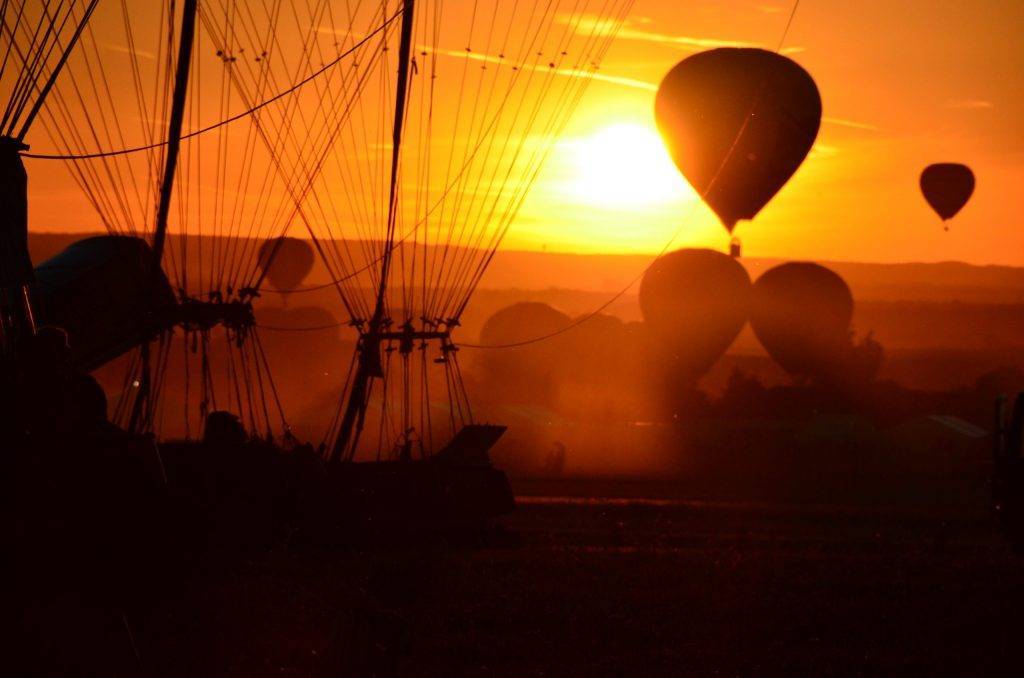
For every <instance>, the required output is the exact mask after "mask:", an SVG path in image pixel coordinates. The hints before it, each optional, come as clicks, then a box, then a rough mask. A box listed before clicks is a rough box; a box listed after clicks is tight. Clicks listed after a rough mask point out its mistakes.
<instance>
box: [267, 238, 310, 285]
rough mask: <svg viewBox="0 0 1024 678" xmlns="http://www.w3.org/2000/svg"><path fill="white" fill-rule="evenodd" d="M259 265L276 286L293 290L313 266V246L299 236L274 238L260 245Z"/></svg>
mask: <svg viewBox="0 0 1024 678" xmlns="http://www.w3.org/2000/svg"><path fill="white" fill-rule="evenodd" d="M259 265H260V268H261V269H263V271H264V272H265V273H266V274H267V278H268V279H269V280H270V282H271V283H273V285H274V287H276V288H277V289H279V290H293V289H294V288H296V287H298V286H299V285H300V284H301V283H302V281H303V280H305V278H306V276H307V275H309V272H310V270H312V268H313V248H312V247H310V245H309V243H308V242H306V241H305V240H300V239H299V238H289V237H287V236H283V237H280V238H272V239H270V240H267V241H265V242H264V243H263V244H262V245H261V246H260V252H259Z"/></svg>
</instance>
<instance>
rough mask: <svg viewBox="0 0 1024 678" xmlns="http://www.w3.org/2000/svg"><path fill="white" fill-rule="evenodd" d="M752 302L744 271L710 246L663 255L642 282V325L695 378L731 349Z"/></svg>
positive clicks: (735, 262)
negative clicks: (710, 248) (648, 329)
mask: <svg viewBox="0 0 1024 678" xmlns="http://www.w3.org/2000/svg"><path fill="white" fill-rule="evenodd" d="M749 305H750V276H749V275H747V271H746V269H745V268H743V266H742V265H741V264H740V263H739V262H738V261H736V260H735V259H733V258H732V257H730V256H728V255H726V254H722V253H721V252H715V251H712V250H707V249H681V250H676V251H675V252H670V253H668V254H666V255H664V256H661V257H659V258H658V259H657V260H656V261H655V262H654V263H653V264H652V265H651V267H650V268H649V269H648V270H647V273H645V274H644V278H643V281H642V282H641V283H640V311H641V312H642V313H643V317H644V323H645V324H646V325H647V326H648V328H650V330H651V332H652V334H654V335H655V336H656V337H657V338H658V340H659V341H660V342H661V343H662V344H663V345H664V346H665V347H666V348H667V349H668V350H669V351H671V353H672V355H673V356H675V358H676V360H678V361H679V362H680V363H681V365H682V367H683V368H684V369H685V370H686V371H687V373H689V375H690V376H691V377H692V378H697V377H700V376H701V375H702V374H704V373H705V372H707V371H708V369H710V368H711V366H712V365H714V364H715V361H717V360H718V359H719V358H720V357H721V356H722V354H724V353H725V351H726V350H727V349H728V348H729V346H730V345H731V344H732V342H733V340H734V339H736V335H738V334H739V333H740V330H742V329H743V325H744V323H746V322H747V315H748V311H749Z"/></svg>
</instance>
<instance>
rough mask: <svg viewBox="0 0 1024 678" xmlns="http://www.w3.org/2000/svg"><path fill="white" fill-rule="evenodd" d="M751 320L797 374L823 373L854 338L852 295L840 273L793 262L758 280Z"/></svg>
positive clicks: (788, 368)
mask: <svg viewBox="0 0 1024 678" xmlns="http://www.w3.org/2000/svg"><path fill="white" fill-rule="evenodd" d="M753 289H754V292H753V301H752V306H751V311H750V325H751V327H752V328H753V330H754V334H755V335H757V338H758V340H759V341H760V342H761V345H762V346H764V348H765V350H766V351H768V354H769V355H771V357H772V358H773V359H774V360H775V362H776V363H778V364H779V366H780V367H782V369H784V370H786V372H788V373H789V374H790V375H791V376H794V377H807V376H813V375H821V374H823V373H825V372H826V370H827V369H828V367H829V366H830V365H832V364H833V363H835V362H836V361H837V360H839V359H841V357H842V355H843V351H844V350H845V349H846V348H847V347H848V346H849V343H850V323H851V321H852V320H853V294H852V293H851V292H850V288H849V287H848V286H847V284H846V281H844V280H843V279H842V278H841V277H840V276H839V275H838V274H837V273H835V272H834V271H831V270H829V269H827V268H825V267H824V266H821V265H819V264H813V263H808V262H791V263H786V264H782V265H780V266H776V267H775V268H772V269H769V270H768V271H765V272H764V273H763V274H762V275H761V277H760V278H758V279H757V281H756V282H755V283H754V288H753Z"/></svg>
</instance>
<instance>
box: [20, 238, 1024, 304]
mask: <svg viewBox="0 0 1024 678" xmlns="http://www.w3.org/2000/svg"><path fill="white" fill-rule="evenodd" d="M82 237H86V236H84V235H70V234H64V233H39V234H32V235H31V236H30V238H29V247H30V249H31V251H32V257H33V260H34V261H41V260H43V259H46V258H48V257H50V256H53V255H54V254H56V253H57V252H59V251H60V250H61V249H63V248H64V247H66V246H67V245H68V244H69V243H71V242H73V241H74V240H77V239H80V238H82ZM651 258H652V257H651V256H649V255H617V254H566V253H556V252H526V251H519V250H502V251H501V252H500V253H499V254H498V256H496V257H495V258H494V261H493V263H492V265H491V267H490V269H489V270H488V272H487V274H486V276H485V277H484V279H483V282H482V284H481V287H482V288H484V289H491V290H513V289H514V290H523V291H529V290H549V289H563V290H579V291H584V292H601V293H608V294H609V295H610V294H614V293H615V292H617V291H619V290H621V289H622V288H624V287H625V286H626V285H628V284H629V283H630V282H631V281H633V280H634V279H636V278H637V277H638V276H639V275H641V274H642V272H643V270H644V269H645V268H646V266H647V265H648V264H649V263H650V262H651ZM782 261H783V260H781V259H756V258H745V259H743V264H744V265H745V266H746V267H747V270H749V271H750V274H751V277H753V278H757V276H758V275H760V273H761V272H762V271H765V270H767V269H768V268H771V267H772V266H775V265H776V264H778V263H781V262H782ZM819 263H821V264H824V265H826V266H828V267H829V268H831V269H833V270H834V271H835V272H836V273H838V274H839V275H841V276H842V277H843V278H844V279H845V280H846V282H847V284H849V285H850V288H851V289H852V290H853V294H854V297H855V298H856V299H857V300H858V301H886V302H891V301H924V302H954V301H958V302H964V303H980V304H1024V268H1017V267H1012V266H975V265H972V264H965V263H962V262H955V261H949V262H941V263H931V264H923V263H906V264H865V263H857V262H845V261H822V262H819ZM326 281H327V277H326V273H325V271H324V270H323V268H322V267H320V266H317V267H316V268H315V269H314V272H313V273H312V274H311V276H310V282H311V283H317V282H326ZM631 292H632V293H633V294H635V289H633V290H631Z"/></svg>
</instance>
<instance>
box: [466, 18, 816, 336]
mask: <svg viewBox="0 0 1024 678" xmlns="http://www.w3.org/2000/svg"><path fill="white" fill-rule="evenodd" d="M799 6H800V0H795V1H794V3H793V8H792V10H791V11H790V13H789V19H788V21H787V22H786V27H785V29H784V31H783V34H782V38H781V39H780V40H779V43H778V46H777V47H776V48H775V51H776V52H779V51H780V50H781V49H782V45H783V44H784V43H785V39H786V36H787V35H788V34H789V29H790V27H791V26H792V25H793V19H794V17H795V16H796V11H797V8H798V7H799ZM756 105H757V101H756V100H755V102H754V106H752V107H751V111H750V112H751V113H753V109H754V107H756ZM749 119H750V114H748V115H747V116H746V118H745V122H744V124H743V126H741V127H740V129H739V131H737V133H736V138H735V139H733V142H732V146H731V147H730V149H729V152H728V153H726V154H725V157H724V158H723V159H722V163H721V165H719V167H718V170H717V171H716V172H715V176H714V177H712V179H711V181H710V182H709V183H708V187H707V189H706V190H705V192H704V195H707V194H708V193H709V192H710V191H711V189H712V188H713V187H714V185H715V183H716V182H717V180H718V178H719V176H720V175H721V173H722V170H723V169H724V168H725V165H726V163H728V161H729V158H731V157H732V153H733V151H734V150H735V149H736V145H737V144H738V143H739V140H740V137H742V136H743V132H744V130H745V129H746V124H747V123H746V120H749ZM701 197H702V198H703V197H704V196H703V195H702V196H701ZM695 209H696V205H694V207H693V208H691V209H690V212H689V213H688V214H687V215H686V217H684V219H683V222H682V223H681V224H680V226H679V228H677V229H676V230H675V232H674V233H673V234H672V237H671V238H669V240H668V241H667V242H666V243H665V246H664V247H662V248H661V250H660V251H659V252H658V254H657V255H656V256H654V257H653V258H652V259H651V261H650V263H648V264H647V266H645V267H644V268H643V270H641V271H640V273H639V274H638V275H636V276H635V277H634V278H633V279H632V280H630V282H629V284H627V285H626V286H625V287H623V288H622V289H621V290H619V291H618V292H616V293H615V294H614V295H612V297H611V298H610V299H608V300H607V301H606V302H604V303H603V304H601V305H600V306H598V307H597V308H595V309H594V310H592V311H590V312H589V313H586V314H584V315H582V316H580V317H579V318H577V319H576V320H574V321H573V322H571V323H569V324H568V325H566V326H565V327H562V328H560V329H558V330H555V331H554V332H550V333H548V334H543V335H540V336H537V337H532V338H530V339H524V340H522V341H516V342H511V343H507V344H463V343H460V344H459V346H460V347H464V348H475V349H507V348H518V347H521V346H529V345H531V344H537V343H540V342H542V341H547V340H548V339H552V338H554V337H557V336H559V335H561V334H565V333H566V332H568V331H569V330H572V329H574V328H576V327H579V326H580V325H582V324H583V323H585V322H588V321H590V320H592V319H594V318H595V317H597V316H598V315H600V314H601V312H602V311H604V310H605V309H606V308H608V307H609V306H611V305H612V304H614V303H615V302H616V301H618V300H619V299H620V298H622V296H623V295H625V294H626V292H628V291H629V290H630V289H632V288H633V286H634V285H636V284H637V283H638V282H640V281H641V280H642V279H643V277H644V275H646V274H647V271H648V270H650V268H651V266H653V265H654V263H655V262H656V261H657V260H658V259H659V258H660V257H661V256H662V255H664V254H665V252H667V251H668V249H669V248H670V247H671V246H672V244H673V243H674V242H675V241H676V239H677V238H678V237H679V234H680V233H681V232H682V230H683V228H684V227H685V226H686V225H687V222H688V221H689V220H690V219H691V218H692V217H693V214H694V211H695Z"/></svg>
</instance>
